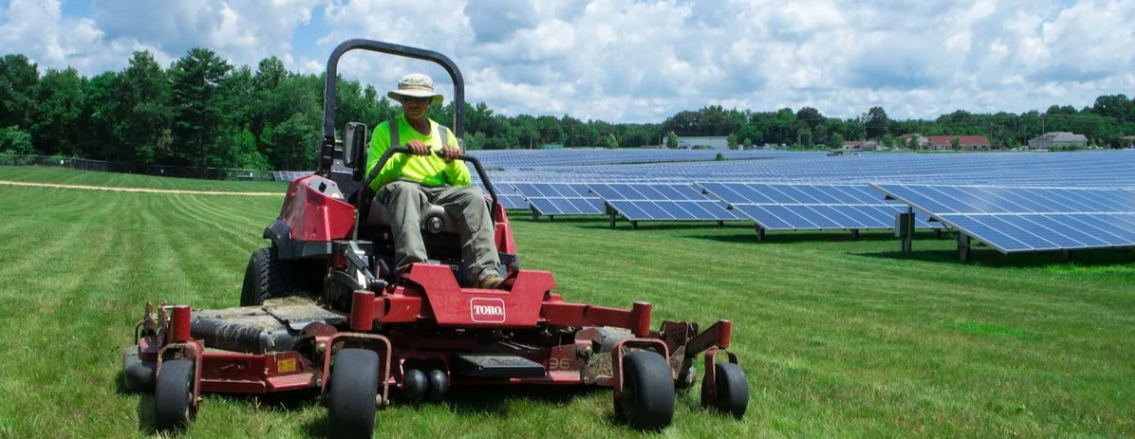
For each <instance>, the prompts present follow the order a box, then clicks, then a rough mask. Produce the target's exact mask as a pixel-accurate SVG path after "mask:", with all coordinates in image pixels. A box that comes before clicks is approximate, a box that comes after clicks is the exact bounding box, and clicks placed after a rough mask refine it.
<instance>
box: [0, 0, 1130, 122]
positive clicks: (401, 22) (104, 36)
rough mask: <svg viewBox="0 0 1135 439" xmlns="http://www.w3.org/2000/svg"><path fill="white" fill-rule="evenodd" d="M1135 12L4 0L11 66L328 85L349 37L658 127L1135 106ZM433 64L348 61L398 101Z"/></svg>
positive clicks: (497, 85) (379, 0) (376, 0)
mask: <svg viewBox="0 0 1135 439" xmlns="http://www.w3.org/2000/svg"><path fill="white" fill-rule="evenodd" d="M1131 23H1135V1H1130V0H1081V1H1071V0H793V1H786V0H715V1H703V0H666V1H650V0H541V1H516V0H475V1H474V0H417V1H413V2H408V1H404V0H62V1H61V0H0V53H23V54H25V55H27V56H28V57H29V58H31V59H32V60H33V61H34V62H36V63H38V64H39V65H40V66H41V70H46V69H47V68H64V67H67V66H72V67H75V68H77V69H79V71H81V72H82V73H84V74H86V75H94V74H98V73H100V72H103V71H106V70H121V69H122V68H124V67H125V65H126V62H127V60H128V59H129V57H130V54H131V53H132V52H133V51H135V50H149V51H151V52H153V53H154V54H155V56H156V57H157V59H158V60H159V61H160V62H162V63H163V64H166V65H168V64H169V63H170V62H172V61H173V60H175V59H177V58H178V57H180V56H182V55H184V53H185V51H187V50H188V49H190V48H192V47H199V46H200V47H208V48H210V49H212V50H214V51H216V52H218V53H220V54H221V55H223V56H224V57H225V58H226V59H228V60H229V61H230V62H232V63H234V64H238V65H242V64H243V65H250V66H253V67H255V65H256V63H258V62H259V61H260V60H261V59H263V58H265V57H268V56H277V57H279V58H281V59H282V60H284V63H285V64H286V65H287V66H288V68H289V69H291V70H293V71H302V72H310V73H317V72H320V71H322V70H323V68H324V64H325V62H326V61H325V60H326V56H327V54H328V53H329V52H330V50H331V49H332V48H333V47H334V46H335V45H336V44H337V43H338V42H340V41H342V40H345V39H348V38H371V39H378V40H384V41H390V42H394V43H400V44H407V45H411V46H417V47H423V48H428V49H433V50H437V51H439V52H442V53H445V54H447V55H449V56H450V57H451V58H453V59H454V60H455V61H456V62H457V64H458V65H459V66H460V67H461V69H462V71H463V73H464V75H465V79H466V85H467V90H466V94H467V97H468V99H469V100H471V101H473V102H478V101H484V102H487V103H488V104H489V105H490V106H492V107H493V108H495V109H497V110H498V111H500V112H503V113H506V114H514V115H515V114H520V113H528V114H552V115H556V116H559V115H563V114H570V115H572V116H575V117H579V118H583V119H589V118H595V119H603V120H608V121H613V122H659V121H661V120H663V119H664V118H665V117H667V116H669V115H671V114H673V113H675V112H677V111H681V110H687V109H697V108H700V107H702V106H705V105H723V106H725V107H735V108H748V109H752V110H757V111H772V110H776V109H778V108H783V107H789V108H793V109H799V108H801V107H803V106H811V107H815V108H817V109H819V110H820V111H821V112H822V113H823V114H825V115H828V116H837V117H854V116H856V115H858V114H861V113H863V112H866V111H867V110H868V109H869V108H871V107H872V106H876V105H878V106H883V107H884V108H885V109H886V110H887V112H888V113H889V114H891V115H892V116H893V117H901V118H906V117H936V116H938V115H940V114H943V113H949V112H952V111H954V110H957V109H964V110H968V111H974V112H990V111H1011V112H1023V111H1028V110H1033V109H1037V110H1043V109H1045V108H1047V107H1048V106H1049V105H1053V104H1060V105H1074V106H1077V107H1082V106H1087V105H1091V104H1092V102H1093V100H1094V99H1095V97H1096V96H1098V95H1101V94H1114V93H1125V94H1128V95H1135V73H1133V72H1135V51H1132V50H1131V49H1130V48H1131V47H1135V26H1132V25H1131ZM414 70H421V71H424V72H426V73H428V74H431V75H433V76H434V77H435V79H437V80H438V82H439V85H441V87H442V88H443V90H445V91H446V92H447V94H448V89H447V87H446V86H447V84H445V81H444V80H443V78H442V77H441V76H442V75H443V72H442V71H441V70H440V69H437V68H435V67H433V66H430V65H425V64H422V63H420V62H417V61H403V60H392V59H390V58H389V57H385V58H384V57H381V56H376V55H357V54H354V53H352V54H349V55H348V56H346V57H344V59H343V63H342V64H341V66H340V72H341V73H343V74H344V75H346V76H348V77H350V78H354V79H359V80H362V81H364V82H366V83H370V84H373V85H375V86H376V87H377V88H379V89H380V90H385V89H388V88H390V87H391V85H392V84H394V83H395V82H396V81H397V79H398V77H400V76H401V75H402V74H405V73H407V72H409V71H414Z"/></svg>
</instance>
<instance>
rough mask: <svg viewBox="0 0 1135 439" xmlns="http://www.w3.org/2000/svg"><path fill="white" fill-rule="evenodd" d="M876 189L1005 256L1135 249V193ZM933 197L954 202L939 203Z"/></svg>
mask: <svg viewBox="0 0 1135 439" xmlns="http://www.w3.org/2000/svg"><path fill="white" fill-rule="evenodd" d="M873 186H874V187H875V188H876V189H878V190H880V191H882V192H884V193H886V194H887V195H888V196H889V197H891V198H894V199H896V200H899V201H902V202H904V203H907V204H909V205H910V206H911V207H912V208H914V209H917V210H919V211H921V212H923V213H925V214H927V215H930V216H932V217H933V218H935V219H936V220H938V221H939V222H941V223H942V224H945V225H946V226H947V227H950V228H953V229H955V230H958V231H960V232H961V233H964V234H965V235H968V236H969V237H971V238H972V239H975V240H977V241H980V242H982V243H985V244H986V245H988V246H989V247H991V248H993V249H995V250H997V251H999V252H1001V253H1003V254H1010V253H1022V252H1039V251H1056V250H1081V249H1095V248H1123V247H1132V246H1135V194H1131V193H1130V192H1125V191H1121V190H1114V189H1113V190H1106V189H1095V190H1093V189H1082V188H1005V187H997V188H993V187H981V186H929V185H901V184H876V185H873ZM991 195H992V196H991ZM1030 195H1031V196H1033V197H1037V198H1039V199H1042V200H1045V201H1047V202H1049V203H1051V204H1043V203H1041V202H1037V201H1032V200H1030V199H1028V198H1027V197H1028V196H1030ZM932 196H941V197H945V198H948V199H949V200H951V201H948V202H946V203H943V202H939V201H935V200H933V199H931V198H930V197H932ZM967 196H968V197H971V198H966V197H967ZM1077 197H1079V198H1077ZM974 199H976V200H978V201H981V202H985V203H988V204H982V203H979V202H977V201H975V200H974ZM996 203H1001V204H996ZM927 206H931V207H927ZM959 207H964V208H965V210H959V209H958V208H959ZM935 209H940V210H935ZM1077 209H1080V210H1081V211H1077ZM939 212H945V213H939ZM1089 232H1093V233H1089Z"/></svg>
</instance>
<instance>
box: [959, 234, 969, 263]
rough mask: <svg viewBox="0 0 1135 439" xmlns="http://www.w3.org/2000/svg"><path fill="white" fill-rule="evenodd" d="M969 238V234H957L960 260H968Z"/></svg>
mask: <svg viewBox="0 0 1135 439" xmlns="http://www.w3.org/2000/svg"><path fill="white" fill-rule="evenodd" d="M969 249H970V239H969V235H967V234H965V233H959V234H958V259H961V261H962V262H968V261H969Z"/></svg>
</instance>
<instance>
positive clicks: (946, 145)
mask: <svg viewBox="0 0 1135 439" xmlns="http://www.w3.org/2000/svg"><path fill="white" fill-rule="evenodd" d="M912 135H913V134H903V135H902V141H903V144H904V145H909V144H910V137H911V136H912ZM954 139H958V146H960V147H961V149H962V150H963V151H980V150H989V149H990V148H992V147H993V145H992V144H991V143H990V142H989V138H988V137H985V136H960V135H959V136H955V135H947V136H923V135H918V148H916V149H921V150H924V151H950V150H952V149H954V143H953V142H954Z"/></svg>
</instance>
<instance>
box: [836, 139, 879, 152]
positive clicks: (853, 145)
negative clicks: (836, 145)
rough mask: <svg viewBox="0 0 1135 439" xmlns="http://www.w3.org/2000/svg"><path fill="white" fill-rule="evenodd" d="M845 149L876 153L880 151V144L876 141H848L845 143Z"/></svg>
mask: <svg viewBox="0 0 1135 439" xmlns="http://www.w3.org/2000/svg"><path fill="white" fill-rule="evenodd" d="M843 149H851V150H858V151H874V150H876V149H879V142H876V141H874V140H848V141H845V142H843Z"/></svg>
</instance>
